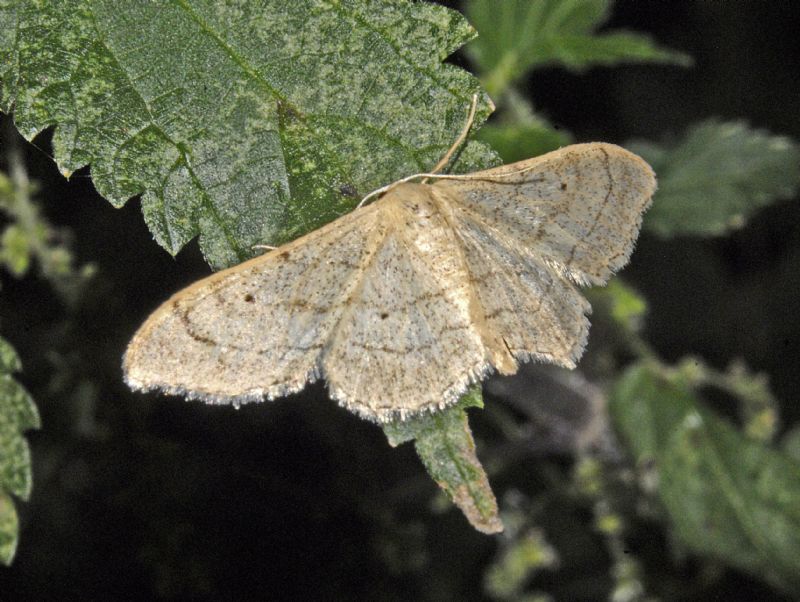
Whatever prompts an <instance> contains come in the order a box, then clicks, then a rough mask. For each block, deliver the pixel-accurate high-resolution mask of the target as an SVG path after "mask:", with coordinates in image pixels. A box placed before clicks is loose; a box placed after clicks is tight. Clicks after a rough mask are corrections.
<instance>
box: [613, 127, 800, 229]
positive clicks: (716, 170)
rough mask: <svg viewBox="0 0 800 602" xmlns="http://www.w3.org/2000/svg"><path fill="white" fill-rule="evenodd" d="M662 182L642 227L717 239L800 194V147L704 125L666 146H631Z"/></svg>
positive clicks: (748, 132) (751, 131)
mask: <svg viewBox="0 0 800 602" xmlns="http://www.w3.org/2000/svg"><path fill="white" fill-rule="evenodd" d="M626 146H627V147H628V148H629V149H630V150H632V151H634V152H635V153H638V154H640V155H641V156H642V157H643V158H644V159H646V160H647V162H648V163H650V165H651V166H652V167H653V169H654V170H655V172H656V173H657V174H658V191H657V192H656V195H655V197H654V202H653V206H652V208H651V209H650V211H649V212H648V213H647V217H646V218H645V222H644V227H645V228H646V229H648V230H650V231H652V232H655V233H656V234H660V235H661V236H679V235H681V234H683V235H687V234H688V235H694V236H717V235H721V234H725V233H726V232H728V231H729V230H732V229H736V228H741V227H742V226H744V225H745V224H746V223H747V220H748V219H749V218H750V217H751V216H752V215H753V214H754V213H755V212H756V211H758V210H759V209H761V208H762V207H764V206H765V205H768V204H770V203H772V202H774V201H776V200H782V199H788V198H792V197H793V196H794V195H795V194H796V193H797V190H798V188H799V187H800V170H798V165H800V146H798V145H797V144H796V143H795V142H793V141H792V140H790V139H788V138H787V137H786V136H773V135H770V134H768V133H767V132H764V131H762V130H756V129H752V128H750V127H748V126H747V125H746V124H744V123H741V122H730V123H722V122H720V121H718V120H716V119H711V120H708V121H704V122H702V123H699V124H696V125H695V126H693V127H692V128H690V129H689V131H688V132H686V134H685V135H684V136H683V137H682V139H680V140H678V141H676V142H674V143H673V144H670V145H668V146H659V145H656V144H652V143H646V142H631V143H629V144H627V145H626Z"/></svg>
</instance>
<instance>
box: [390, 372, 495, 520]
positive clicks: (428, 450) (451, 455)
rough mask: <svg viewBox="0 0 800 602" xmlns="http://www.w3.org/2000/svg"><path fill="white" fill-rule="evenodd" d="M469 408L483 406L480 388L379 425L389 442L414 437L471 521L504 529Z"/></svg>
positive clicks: (423, 457)
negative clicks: (442, 406)
mask: <svg viewBox="0 0 800 602" xmlns="http://www.w3.org/2000/svg"><path fill="white" fill-rule="evenodd" d="M469 407H479V408H482V407H483V398H482V396H481V391H480V388H479V387H474V388H473V389H471V390H470V391H468V392H467V393H465V394H464V396H463V397H462V398H461V399H460V400H459V401H458V403H457V404H456V405H455V406H453V407H451V408H448V409H447V410H445V411H443V412H436V413H433V414H426V415H424V416H419V417H415V418H411V419H410V420H406V421H404V422H394V423H390V424H386V425H384V426H383V430H384V432H385V433H386V437H387V438H388V439H389V443H390V445H392V446H393V447H395V446H397V445H400V444H401V443H405V442H407V441H412V440H413V441H414V446H415V448H416V450H417V454H418V455H419V457H420V459H421V460H422V463H423V464H424V465H425V469H426V470H427V471H428V474H429V475H430V476H431V478H432V479H433V480H434V481H436V482H437V483H438V484H439V487H441V488H442V489H443V490H444V491H445V493H447V495H448V496H449V497H450V499H451V500H453V503H455V504H456V506H458V507H459V508H460V509H461V511H462V512H463V513H464V515H465V516H466V517H467V520H469V522H470V523H471V524H472V526H473V527H475V528H476V529H478V530H479V531H482V532H484V533H498V532H500V531H502V530H503V523H502V522H501V521H500V517H499V516H498V513H497V501H496V500H495V497H494V494H493V493H492V490H491V488H490V486H489V479H488V478H487V476H486V473H485V472H484V470H483V467H482V466H481V464H480V462H479V461H478V458H477V456H476V455H475V442H474V440H473V439H472V432H471V431H470V429H469V425H468V423H467V412H466V409H467V408H469Z"/></svg>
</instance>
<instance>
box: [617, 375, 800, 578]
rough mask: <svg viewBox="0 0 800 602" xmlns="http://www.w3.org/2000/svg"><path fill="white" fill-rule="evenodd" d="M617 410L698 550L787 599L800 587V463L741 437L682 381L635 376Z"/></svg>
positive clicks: (682, 533) (622, 390) (628, 379)
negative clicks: (786, 594)
mask: <svg viewBox="0 0 800 602" xmlns="http://www.w3.org/2000/svg"><path fill="white" fill-rule="evenodd" d="M610 407H611V411H612V415H613V418H614V420H615V422H616V425H617V427H618V428H619V430H620V432H621V433H622V435H623V436H624V438H625V439H626V441H627V442H628V444H629V446H630V449H631V450H632V452H633V454H634V457H635V458H636V459H637V461H638V462H639V463H640V464H643V465H649V464H651V463H652V464H653V465H654V466H655V468H656V470H657V472H658V493H659V496H660V498H661V500H662V502H663V504H664V507H665V509H666V511H667V512H668V514H669V517H670V519H671V521H672V525H673V527H674V529H675V533H676V534H677V535H678V537H679V538H680V539H681V540H682V541H683V543H685V544H686V545H687V546H688V547H689V548H690V549H692V550H693V551H694V552H696V553H699V554H705V555H708V556H711V557H714V558H717V559H719V560H722V561H724V562H727V563H729V564H731V565H733V566H736V567H738V568H740V569H742V570H745V571H748V572H750V573H752V574H754V575H757V576H759V577H763V578H765V579H767V580H768V581H769V582H770V583H772V584H773V585H775V586H777V587H779V588H783V589H785V590H787V591H798V588H800V504H798V500H800V463H798V462H796V461H795V460H793V459H792V458H791V457H789V456H788V455H786V454H783V453H781V452H779V451H776V450H774V449H772V448H770V447H767V446H766V445H764V444H763V443H760V442H757V441H753V440H751V439H748V438H747V437H745V436H743V435H742V434H741V433H740V432H739V431H738V430H737V429H735V428H734V427H733V426H731V425H730V424H729V423H728V422H726V421H725V420H722V419H721V418H719V417H717V416H716V415H714V414H713V413H712V412H710V411H709V410H707V409H706V408H704V407H703V405H702V404H701V403H700V402H698V400H697V399H696V398H695V396H694V395H693V394H692V393H691V392H690V390H689V389H688V388H686V387H685V386H684V385H683V384H681V383H680V382H677V381H674V382H670V381H667V380H665V379H664V378H663V377H660V376H657V375H655V374H653V373H652V372H651V371H650V370H649V369H648V368H647V367H644V366H642V365H639V366H636V367H633V368H631V369H630V370H628V372H627V373H626V374H625V375H624V376H623V377H622V379H621V380H620V382H619V383H618V385H617V387H616V388H615V390H614V391H613V393H612V396H611V406H610Z"/></svg>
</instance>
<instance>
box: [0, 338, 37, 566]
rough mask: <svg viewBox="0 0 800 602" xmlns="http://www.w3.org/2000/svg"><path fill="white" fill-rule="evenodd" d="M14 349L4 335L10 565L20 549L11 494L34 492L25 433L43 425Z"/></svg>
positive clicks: (4, 509) (2, 551) (1, 366)
mask: <svg viewBox="0 0 800 602" xmlns="http://www.w3.org/2000/svg"><path fill="white" fill-rule="evenodd" d="M20 367H21V366H20V362H19V358H18V357H17V354H16V353H15V352H14V349H13V348H12V347H11V345H9V344H8V343H7V342H6V341H5V340H4V339H2V338H0V563H2V564H5V565H8V564H11V561H12V560H13V559H14V553H15V552H16V549H17V535H18V531H17V528H18V520H17V514H16V510H15V508H14V504H13V502H12V500H11V495H10V494H13V495H16V496H17V497H19V498H20V499H23V500H27V499H28V497H29V496H30V493H31V483H32V477H31V458H30V450H29V449H28V443H27V441H25V438H24V437H23V435H22V433H23V431H26V430H28V429H35V428H39V426H40V423H39V413H38V411H37V410H36V406H35V405H34V403H33V400H32V399H31V398H30V396H29V395H28V393H27V392H26V391H25V389H23V388H22V387H21V386H20V385H19V384H18V383H17V382H16V381H15V380H14V379H13V378H12V377H11V373H12V372H17V371H19V370H20Z"/></svg>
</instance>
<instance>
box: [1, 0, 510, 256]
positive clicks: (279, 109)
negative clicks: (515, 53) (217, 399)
mask: <svg viewBox="0 0 800 602" xmlns="http://www.w3.org/2000/svg"><path fill="white" fill-rule="evenodd" d="M474 35H475V32H474V30H473V29H472V28H471V27H470V26H469V24H468V23H467V22H466V21H465V20H464V18H463V17H462V16H461V15H459V14H458V13H457V12H455V11H452V10H448V9H446V8H444V7H441V6H437V5H433V4H425V3H416V2H410V1H407V0H371V1H358V2H356V1H354V0H298V1H296V2H267V3H263V2H256V1H255V0H250V1H242V2H237V3H223V2H214V1H212V0H196V1H193V2H189V1H188V0H176V1H173V2H167V1H166V0H160V1H152V2H112V1H111V0H97V1H89V0H69V1H67V0H62V1H59V2H56V1H55V0H50V1H47V0H39V1H36V2H33V1H31V0H5V1H3V0H0V109H2V110H4V111H6V112H8V111H10V110H12V109H13V111H14V118H15V120H16V123H17V125H18V127H19V129H20V131H21V132H22V133H23V135H25V136H26V137H28V138H31V137H32V136H34V135H35V134H36V133H37V132H38V131H40V130H41V129H42V128H44V127H46V126H48V125H51V124H55V125H57V128H56V130H55V134H54V139H53V146H54V151H55V157H56V160H57V161H58V163H59V165H60V167H61V168H62V171H65V172H70V171H72V170H75V169H77V168H79V167H81V166H83V165H85V164H87V163H88V164H91V169H92V178H93V181H94V184H95V186H96V187H97V189H98V191H99V192H100V193H101V194H102V195H104V196H105V197H106V198H108V199H109V200H110V201H111V202H112V203H113V204H114V205H116V206H119V205H122V204H123V203H124V202H125V201H126V199H128V198H129V197H131V196H133V195H137V194H142V210H143V213H144V216H145V220H146V221H147V224H148V226H149V227H150V229H151V230H152V232H153V234H154V236H155V238H156V240H157V241H158V242H159V243H160V244H161V245H162V246H164V247H165V248H166V249H167V250H169V251H170V252H171V253H176V252H177V251H179V250H180V248H181V247H182V246H183V245H185V244H186V243H187V242H188V241H189V240H190V239H191V238H193V237H194V236H196V235H198V234H199V235H200V245H201V248H202V250H203V252H204V254H205V256H206V258H207V259H208V260H209V261H210V263H212V265H213V266H215V267H222V266H227V265H231V264H234V263H237V262H239V261H241V260H243V259H246V258H248V257H250V256H252V255H253V254H254V253H255V251H254V250H253V246H254V245H257V244H272V245H275V244H280V243H283V242H286V241H288V240H291V239H293V238H296V237H297V236H299V235H301V234H304V233H306V232H308V231H310V230H313V229H314V228H316V227H318V226H320V225H322V224H324V223H327V222H329V221H331V220H332V219H334V218H336V217H338V216H340V215H342V214H344V213H346V212H348V211H350V210H351V209H353V208H354V207H355V206H356V204H357V203H358V201H359V200H360V198H361V196H362V195H364V194H365V193H367V192H369V191H371V190H373V189H375V188H378V187H379V186H381V185H384V184H387V183H389V182H391V181H394V180H396V179H398V178H399V177H402V176H406V175H409V174H413V173H418V172H420V171H426V170H428V169H430V168H431V167H432V166H433V165H434V164H435V163H436V162H437V160H438V159H439V158H440V157H441V156H442V155H443V154H444V151H445V150H446V149H447V148H448V147H449V146H450V144H451V143H452V142H453V140H454V139H455V138H456V136H457V134H458V132H459V131H460V130H461V128H462V126H463V124H464V120H465V116H466V113H467V110H468V108H469V104H470V99H471V97H472V94H473V93H475V92H478V91H479V89H478V82H477V80H476V79H475V78H473V77H472V76H470V75H469V74H468V73H466V72H465V71H462V70H460V69H457V68H455V67H453V66H451V65H444V64H442V61H443V59H444V58H446V57H447V56H448V55H449V54H450V53H452V52H453V51H454V50H456V49H457V48H458V47H459V46H461V45H462V44H464V43H465V42H466V41H468V40H469V39H471V38H472V37H473V36H474ZM489 106H490V105H489V103H488V100H487V99H486V97H485V95H484V96H483V97H482V100H481V104H480V109H479V112H478V121H477V122H478V123H480V122H481V121H482V120H483V119H485V118H486V116H487V115H488V113H489V112H490V108H489ZM494 163H496V157H495V156H494V155H493V153H491V152H490V151H489V150H488V149H487V148H486V147H485V146H483V145H480V144H478V143H472V144H470V145H468V146H467V147H466V148H465V149H464V150H463V152H462V153H461V154H460V157H459V161H458V167H459V169H461V170H463V171H471V170H474V169H478V168H483V167H488V166H490V165H492V164H494Z"/></svg>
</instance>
